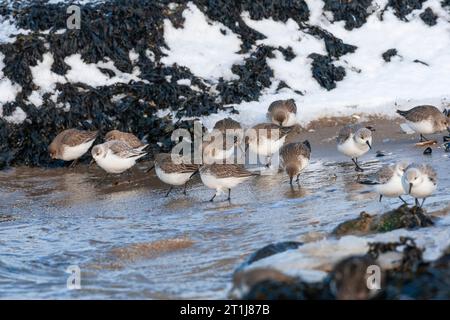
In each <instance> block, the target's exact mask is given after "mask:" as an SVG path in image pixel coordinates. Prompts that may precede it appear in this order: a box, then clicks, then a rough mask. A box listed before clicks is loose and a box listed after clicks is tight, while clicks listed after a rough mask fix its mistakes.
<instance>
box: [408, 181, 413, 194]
mask: <svg viewBox="0 0 450 320" xmlns="http://www.w3.org/2000/svg"><path fill="white" fill-rule="evenodd" d="M412 187H413V184H412V183H410V184H409V191H408V194H411V189H412Z"/></svg>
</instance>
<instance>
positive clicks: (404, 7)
mask: <svg viewBox="0 0 450 320" xmlns="http://www.w3.org/2000/svg"><path fill="white" fill-rule="evenodd" d="M425 1H426V0H389V2H388V4H387V5H386V6H387V7H391V8H393V9H394V14H395V15H396V16H397V17H398V18H400V19H401V20H403V21H408V19H407V18H406V16H407V15H408V14H410V13H411V12H413V11H414V10H417V9H421V8H422V4H423V3H424V2H425Z"/></svg>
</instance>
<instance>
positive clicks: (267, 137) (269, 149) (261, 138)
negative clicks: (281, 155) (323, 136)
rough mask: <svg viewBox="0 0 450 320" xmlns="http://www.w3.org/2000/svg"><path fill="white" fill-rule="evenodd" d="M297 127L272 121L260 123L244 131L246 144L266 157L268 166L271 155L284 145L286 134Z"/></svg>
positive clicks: (254, 151) (256, 152) (268, 165)
mask: <svg viewBox="0 0 450 320" xmlns="http://www.w3.org/2000/svg"><path fill="white" fill-rule="evenodd" d="M295 128H298V126H293V127H287V128H285V127H280V126H278V125H276V124H274V123H260V124H257V125H256V126H254V127H252V128H251V129H249V130H248V131H247V133H246V139H247V141H246V142H247V146H248V148H249V149H250V150H251V151H252V152H253V153H255V154H258V155H260V156H263V157H266V166H267V167H270V165H271V158H272V155H273V154H275V153H276V152H278V150H280V148H281V147H282V146H283V145H284V142H285V140H286V136H287V134H289V132H291V131H292V130H294V129H295Z"/></svg>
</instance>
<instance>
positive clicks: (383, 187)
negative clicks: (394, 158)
mask: <svg viewBox="0 0 450 320" xmlns="http://www.w3.org/2000/svg"><path fill="white" fill-rule="evenodd" d="M407 166H408V164H407V163H406V162H403V161H402V162H399V163H397V164H395V165H385V166H383V167H382V168H381V169H380V170H378V171H377V172H376V173H375V174H373V175H371V176H369V178H368V179H367V180H363V181H360V183H361V184H368V185H373V186H374V190H375V192H377V193H378V194H379V195H380V198H379V201H380V202H381V199H382V198H383V196H385V197H389V198H394V197H398V198H399V199H400V200H402V201H403V203H405V204H406V201H405V200H404V199H403V198H402V195H404V194H406V192H405V189H404V188H403V183H402V178H403V174H404V172H405V169H406V167H407Z"/></svg>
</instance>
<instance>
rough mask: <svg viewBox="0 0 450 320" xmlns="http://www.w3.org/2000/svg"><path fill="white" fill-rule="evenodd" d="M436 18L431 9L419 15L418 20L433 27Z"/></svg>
mask: <svg viewBox="0 0 450 320" xmlns="http://www.w3.org/2000/svg"><path fill="white" fill-rule="evenodd" d="M437 18H438V16H437V15H436V14H435V13H434V12H433V10H431V8H429V7H428V8H426V9H425V11H424V12H422V13H421V14H420V19H422V21H423V22H425V23H426V24H427V25H429V26H434V25H435V24H436V23H437V22H436V20H437Z"/></svg>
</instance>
